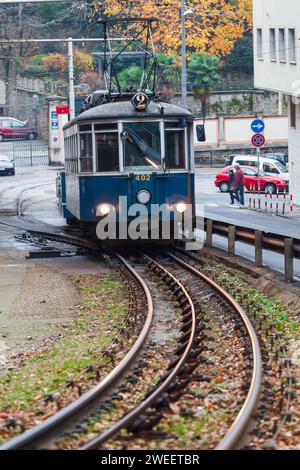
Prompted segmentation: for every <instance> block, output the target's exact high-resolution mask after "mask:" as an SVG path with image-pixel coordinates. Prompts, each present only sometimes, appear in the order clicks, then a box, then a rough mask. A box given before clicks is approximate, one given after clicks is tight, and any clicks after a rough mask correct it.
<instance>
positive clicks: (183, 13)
mask: <svg viewBox="0 0 300 470" xmlns="http://www.w3.org/2000/svg"><path fill="white" fill-rule="evenodd" d="M192 14H193V10H191V9H188V10H187V9H186V1H185V0H182V3H181V34H182V45H181V54H182V70H181V105H182V107H183V108H186V107H187V76H186V27H185V18H186V16H188V15H192Z"/></svg>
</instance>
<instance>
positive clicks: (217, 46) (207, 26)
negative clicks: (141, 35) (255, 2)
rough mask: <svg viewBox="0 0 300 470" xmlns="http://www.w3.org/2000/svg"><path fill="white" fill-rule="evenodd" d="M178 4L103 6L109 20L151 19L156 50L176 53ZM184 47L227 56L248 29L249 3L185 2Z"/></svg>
mask: <svg viewBox="0 0 300 470" xmlns="http://www.w3.org/2000/svg"><path fill="white" fill-rule="evenodd" d="M181 3H182V2H181V0H143V1H137V0H128V1H122V0H109V1H104V2H95V5H96V6H97V4H98V5H99V9H100V5H101V6H102V7H103V5H104V13H105V14H107V15H108V16H109V17H124V18H126V17H155V18H159V25H158V27H157V29H156V31H155V33H154V41H155V43H156V45H157V46H158V48H159V50H161V51H164V52H167V53H170V52H172V53H175V54H176V53H178V52H180V48H181V21H180V18H181V12H180V8H181ZM186 3H187V10H192V11H193V14H191V15H187V16H186V29H187V46H188V49H189V51H190V52H194V53H195V52H196V53H197V52H206V53H207V54H212V55H222V56H224V55H227V54H229V53H230V52H231V50H232V48H233V47H234V45H235V42H236V40H237V39H239V38H241V37H242V36H243V35H244V33H245V31H246V30H248V29H250V28H251V26H252V0H187V2H186Z"/></svg>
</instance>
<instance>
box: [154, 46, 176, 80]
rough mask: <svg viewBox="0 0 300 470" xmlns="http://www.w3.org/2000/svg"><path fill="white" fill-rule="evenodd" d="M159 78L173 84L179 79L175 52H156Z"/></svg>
mask: <svg viewBox="0 0 300 470" xmlns="http://www.w3.org/2000/svg"><path fill="white" fill-rule="evenodd" d="M157 63H158V76H159V80H160V81H162V82H164V83H166V84H168V85H169V84H174V83H178V82H179V81H180V66H179V64H178V61H177V58H176V55H175V54H172V55H167V54H163V53H159V54H157Z"/></svg>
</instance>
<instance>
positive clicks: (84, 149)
mask: <svg viewBox="0 0 300 470" xmlns="http://www.w3.org/2000/svg"><path fill="white" fill-rule="evenodd" d="M79 143H80V171H81V172H82V173H88V172H92V171H93V144H92V134H80V135H79Z"/></svg>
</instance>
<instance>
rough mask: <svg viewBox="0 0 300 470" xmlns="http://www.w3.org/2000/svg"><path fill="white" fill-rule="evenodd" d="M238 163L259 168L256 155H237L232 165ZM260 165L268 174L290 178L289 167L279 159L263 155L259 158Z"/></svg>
mask: <svg viewBox="0 0 300 470" xmlns="http://www.w3.org/2000/svg"><path fill="white" fill-rule="evenodd" d="M236 163H238V164H239V165H243V166H252V167H255V168H257V166H258V159H257V156H256V155H235V156H234V157H233V159H232V161H231V163H230V165H232V166H234V165H235V164H236ZM259 166H260V170H261V171H263V172H264V173H265V174H267V175H271V176H280V177H282V178H284V179H289V170H288V168H287V167H286V166H284V165H282V163H280V162H279V161H277V160H274V159H272V158H267V157H265V156H264V155H261V156H260V158H259Z"/></svg>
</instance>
